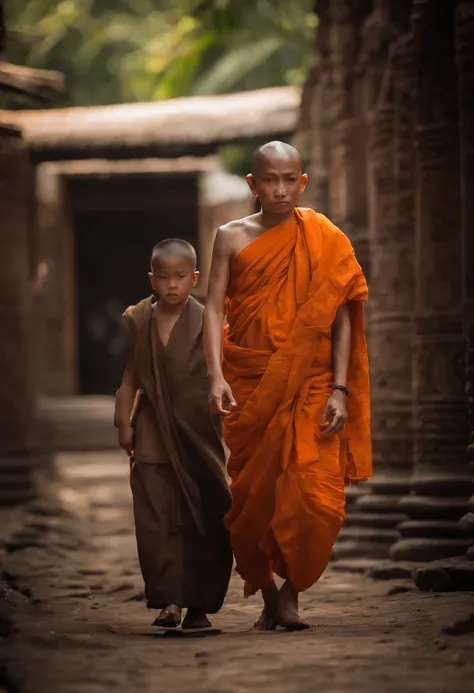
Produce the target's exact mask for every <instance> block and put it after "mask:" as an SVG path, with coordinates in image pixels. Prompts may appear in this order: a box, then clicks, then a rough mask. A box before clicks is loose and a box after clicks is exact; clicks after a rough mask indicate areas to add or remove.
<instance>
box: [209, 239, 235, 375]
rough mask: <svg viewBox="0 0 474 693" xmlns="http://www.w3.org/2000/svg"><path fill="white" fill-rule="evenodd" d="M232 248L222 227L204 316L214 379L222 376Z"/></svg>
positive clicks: (215, 244) (210, 366)
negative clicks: (225, 308)
mask: <svg viewBox="0 0 474 693" xmlns="http://www.w3.org/2000/svg"><path fill="white" fill-rule="evenodd" d="M230 259H231V254H230V248H229V244H228V242H227V239H226V237H225V231H223V230H222V229H219V230H218V232H217V234H216V239H215V241H214V249H213V251H212V263H211V271H210V274H209V289H208V292H207V300H206V307H205V309H204V318H203V348H204V355H205V357H206V362H207V370H208V373H209V375H210V377H211V378H216V377H220V376H222V363H221V354H222V330H223V327H224V304H225V297H226V293H227V286H228V284H229V274H230V269H229V267H230Z"/></svg>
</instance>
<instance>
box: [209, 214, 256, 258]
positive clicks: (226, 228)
mask: <svg viewBox="0 0 474 693" xmlns="http://www.w3.org/2000/svg"><path fill="white" fill-rule="evenodd" d="M261 232H262V226H261V222H260V214H251V215H250V216H248V217H243V218H242V219H235V220H234V221H229V222H228V223H227V224H224V225H223V226H221V227H220V228H219V229H218V231H217V236H216V243H218V244H219V246H220V248H221V250H222V252H223V253H225V254H226V255H227V256H228V257H229V258H230V259H231V258H233V257H234V255H236V254H237V253H239V252H240V251H241V250H243V249H244V248H245V246H246V245H248V244H249V243H250V242H251V241H252V240H254V239H255V238H256V237H257V236H259V235H260V234H261Z"/></svg>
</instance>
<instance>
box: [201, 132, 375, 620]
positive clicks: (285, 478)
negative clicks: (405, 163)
mask: <svg viewBox="0 0 474 693" xmlns="http://www.w3.org/2000/svg"><path fill="white" fill-rule="evenodd" d="M247 181H248V184H249V186H250V189H251V191H252V193H253V194H254V195H256V196H258V198H259V200H260V203H261V208H262V211H261V212H259V213H257V214H253V215H252V216H249V217H246V218H245V219H240V220H239V221H233V222H230V223H229V224H227V225H226V226H223V227H222V228H220V229H219V230H218V232H217V236H216V240H215V245H214V251H213V259H212V268H211V274H210V281H209V294H208V300H207V304H206V309H205V311H204V348H205V354H206V359H207V364H208V372H209V375H210V377H211V400H212V403H213V405H214V406H215V408H216V409H217V411H219V412H220V413H221V414H223V415H225V416H226V419H225V422H224V436H225V440H226V443H227V445H228V447H229V448H230V452H231V457H230V460H229V463H228V471H229V474H230V476H231V479H232V485H231V491H232V508H231V510H230V512H229V513H228V515H227V517H226V525H227V527H228V528H229V530H230V535H231V543H232V547H233V550H234V555H235V558H236V562H237V570H238V571H239V573H240V575H241V576H242V577H243V578H244V580H245V594H246V595H247V596H249V595H251V594H254V593H255V592H257V591H258V590H261V591H262V594H263V599H264V605H265V607H264V610H263V612H262V615H261V617H260V619H259V620H258V621H257V623H256V624H255V625H256V627H257V628H261V629H273V628H275V627H276V626H277V625H279V626H282V627H284V628H289V629H301V628H305V627H307V624H305V623H303V622H302V621H301V619H300V617H299V615H298V593H299V592H302V591H303V590H306V589H308V587H311V585H312V584H313V583H314V582H315V581H316V580H317V579H318V578H319V577H320V576H321V574H322V573H323V571H324V570H325V568H326V566H327V564H328V561H329V558H330V555H331V551H332V547H333V544H334V541H335V539H336V536H337V534H338V531H339V529H340V527H341V523H342V520H343V517H344V484H345V483H350V482H353V481H358V480H362V479H366V478H368V477H369V476H370V474H371V447H370V430H369V418H370V417H369V378H368V364H367V349H366V341H365V335H364V323H363V305H362V301H363V300H365V299H366V298H367V286H366V282H365V279H364V276H363V274H362V270H361V268H360V266H359V264H358V263H357V261H356V259H355V256H354V252H353V249H352V247H351V244H350V242H349V240H348V239H347V237H346V236H345V235H344V234H343V233H342V232H341V231H340V230H339V229H338V228H336V227H335V226H334V225H333V224H332V223H331V222H330V221H329V220H328V219H326V217H324V216H323V215H322V214H317V213H316V212H314V211H313V210H311V209H299V208H297V206H296V205H297V203H298V200H299V197H300V194H301V193H302V192H303V191H304V188H305V186H306V182H307V176H306V175H302V172H301V160H300V156H299V154H298V152H297V150H296V149H294V148H293V147H291V146H290V145H288V144H284V143H281V142H271V143H269V144H267V145H264V146H263V147H261V148H260V149H259V150H257V152H256V153H255V156H254V161H253V168H252V173H251V174H250V175H249V176H248V177H247ZM225 299H226V303H225ZM225 314H226V315H227V321H228V327H227V328H226V331H225V336H224V344H223V345H222V325H223V321H224V315H225ZM222 347H223V349H222ZM222 353H223V366H222ZM349 393H350V394H349ZM274 573H276V574H277V575H279V576H281V577H282V578H285V580H286V581H285V583H284V585H283V587H282V588H281V589H280V591H279V592H278V590H277V587H276V585H275V583H274V581H273V574H274Z"/></svg>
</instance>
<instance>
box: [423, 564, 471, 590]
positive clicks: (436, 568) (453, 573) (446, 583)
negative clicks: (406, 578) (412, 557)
mask: <svg viewBox="0 0 474 693" xmlns="http://www.w3.org/2000/svg"><path fill="white" fill-rule="evenodd" d="M413 579H414V581H415V584H416V586H417V587H418V589H420V590H422V591H431V592H456V591H466V592H473V591H474V565H473V564H470V563H469V561H465V562H464V563H455V564H449V563H443V562H442V561H439V562H438V561H436V562H435V563H433V564H432V565H429V566H424V567H423V568H417V569H416V570H415V571H414V573H413Z"/></svg>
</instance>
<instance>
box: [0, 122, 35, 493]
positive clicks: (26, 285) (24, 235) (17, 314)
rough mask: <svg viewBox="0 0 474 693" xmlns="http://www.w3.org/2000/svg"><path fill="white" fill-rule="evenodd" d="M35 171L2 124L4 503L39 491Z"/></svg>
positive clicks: (0, 417)
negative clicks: (33, 308) (33, 346)
mask: <svg viewBox="0 0 474 693" xmlns="http://www.w3.org/2000/svg"><path fill="white" fill-rule="evenodd" d="M32 195H33V175H32V168H31V165H30V163H29V159H28V155H27V152H26V151H25V149H24V148H23V143H22V140H21V138H20V136H19V133H18V132H15V131H12V130H11V129H9V128H5V127H3V126H0V217H1V223H0V240H1V247H2V251H1V254H0V277H1V279H0V319H1V323H2V338H1V340H0V371H1V373H2V376H1V378H0V422H1V430H2V436H1V439H0V505H13V504H16V503H22V502H25V501H28V500H30V499H31V498H32V497H33V495H34V493H35V489H34V480H33V476H32V468H33V464H32V458H31V454H30V452H31V446H32V442H33V441H32V435H33V389H32V377H31V362H30V326H31V320H30V317H31V316H30V310H29V309H30V301H29V298H30V296H29V291H30V280H31V274H32V267H31V260H32V258H31V254H32V248H31V236H32V228H31V211H32Z"/></svg>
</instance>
